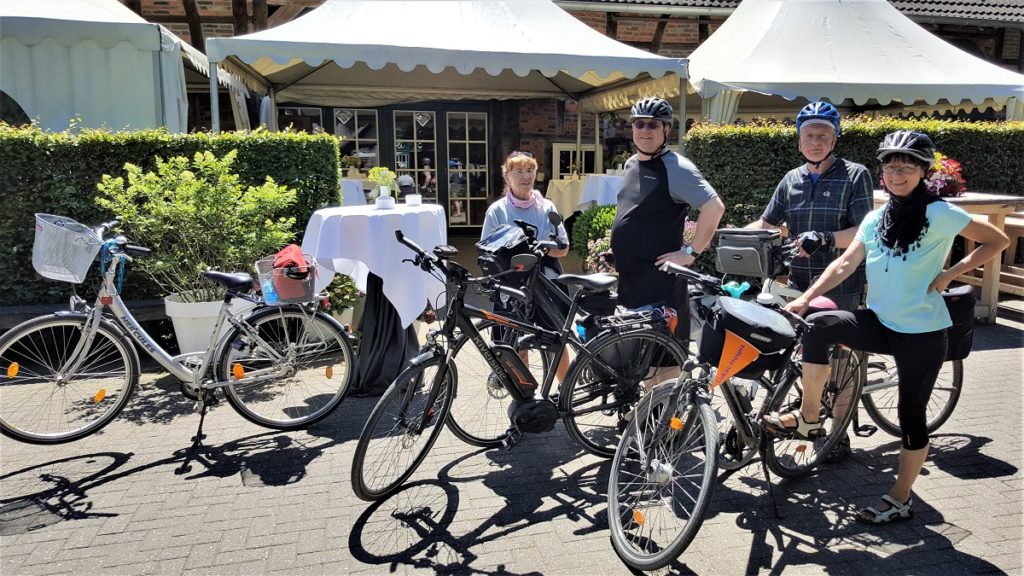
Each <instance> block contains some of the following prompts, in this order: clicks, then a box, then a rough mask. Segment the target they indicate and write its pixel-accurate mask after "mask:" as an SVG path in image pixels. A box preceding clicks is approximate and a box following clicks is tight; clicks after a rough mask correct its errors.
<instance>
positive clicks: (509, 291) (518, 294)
mask: <svg viewBox="0 0 1024 576" xmlns="http://www.w3.org/2000/svg"><path fill="white" fill-rule="evenodd" d="M494 290H495V291H497V292H498V293H499V294H505V295H508V296H510V297H512V298H515V299H516V300H519V301H520V302H524V303H525V302H526V301H527V300H528V297H527V296H526V293H525V292H523V291H522V290H516V289H515V288H510V287H508V286H505V285H503V284H495V285H494Z"/></svg>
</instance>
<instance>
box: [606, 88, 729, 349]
mask: <svg viewBox="0 0 1024 576" xmlns="http://www.w3.org/2000/svg"><path fill="white" fill-rule="evenodd" d="M631 115H632V119H633V125H632V131H633V144H634V146H636V151H637V153H636V155H634V156H633V157H632V158H630V159H629V160H627V161H626V165H625V174H624V175H623V177H622V187H621V188H620V189H619V196H618V210H617V212H616V214H615V222H614V223H613V224H612V256H613V257H614V259H615V269H616V270H617V271H618V273H619V286H618V290H619V303H620V304H622V305H623V306H625V307H627V308H644V307H647V306H651V307H657V306H663V305H667V306H670V307H672V308H675V310H676V312H677V314H678V322H677V325H676V331H675V333H676V336H677V337H679V338H684V339H685V338H689V327H688V324H689V322H688V320H689V313H688V311H689V301H688V298H687V294H686V283H685V281H683V280H680V279H677V278H676V277H674V276H672V275H669V274H666V273H664V272H662V271H660V270H659V269H658V268H659V267H660V266H661V265H662V264H664V263H666V262H672V263H675V264H678V265H680V266H689V265H691V264H693V261H694V260H695V259H696V257H697V255H698V254H700V253H701V252H702V251H703V250H704V249H705V248H707V246H708V244H710V243H711V237H712V236H713V235H714V233H715V230H716V229H717V228H718V222H719V221H720V220H721V219H722V214H723V213H724V212H725V205H724V204H722V201H721V199H719V197H718V194H717V193H716V192H715V189H714V188H712V187H711V184H708V182H707V180H705V179H704V177H703V176H701V173H700V171H699V170H698V169H697V167H696V166H694V164H693V162H690V161H689V160H687V159H686V158H684V157H683V156H681V155H679V154H677V153H675V152H673V151H671V150H669V149H668V148H667V145H668V136H669V132H671V130H672V106H670V105H669V103H668V102H666V101H665V100H663V99H661V98H655V97H648V98H643V99H641V100H639V101H638V102H637V103H636V104H634V105H633V108H632V110H631ZM691 207H693V208H696V209H698V210H700V216H699V217H698V218H697V230H696V234H695V235H694V237H693V240H692V241H691V242H690V243H689V244H687V243H686V242H685V241H684V240H683V223H684V222H685V220H686V215H687V213H688V212H689V210H690V208H691Z"/></svg>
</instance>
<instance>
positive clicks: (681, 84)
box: [679, 78, 686, 156]
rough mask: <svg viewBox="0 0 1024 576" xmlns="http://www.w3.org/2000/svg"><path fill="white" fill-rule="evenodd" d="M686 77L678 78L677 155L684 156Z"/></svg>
mask: <svg viewBox="0 0 1024 576" xmlns="http://www.w3.org/2000/svg"><path fill="white" fill-rule="evenodd" d="M685 136H686V78H680V79H679V155H680V156H686V140H685Z"/></svg>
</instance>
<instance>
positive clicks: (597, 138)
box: [594, 112, 604, 174]
mask: <svg viewBox="0 0 1024 576" xmlns="http://www.w3.org/2000/svg"><path fill="white" fill-rule="evenodd" d="M594 172H597V173H598V174H602V173H604V146H602V145H601V114H599V113H597V112H594Z"/></svg>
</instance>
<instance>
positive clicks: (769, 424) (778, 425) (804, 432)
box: [764, 408, 824, 440]
mask: <svg viewBox="0 0 1024 576" xmlns="http://www.w3.org/2000/svg"><path fill="white" fill-rule="evenodd" d="M783 416H793V417H794V418H796V426H786V425H785V424H784V423H783V422H782V417H783ZM764 423H765V427H766V428H767V429H768V431H769V432H771V433H772V434H787V435H792V436H793V437H794V438H797V439H799V440H814V439H815V438H817V437H818V436H820V435H821V434H822V433H823V431H824V427H823V426H822V425H821V422H808V421H806V420H804V415H803V413H802V412H800V409H799V408H797V409H795V410H790V411H789V412H782V413H779V412H772V413H771V414H768V415H766V416H765V417H764Z"/></svg>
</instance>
